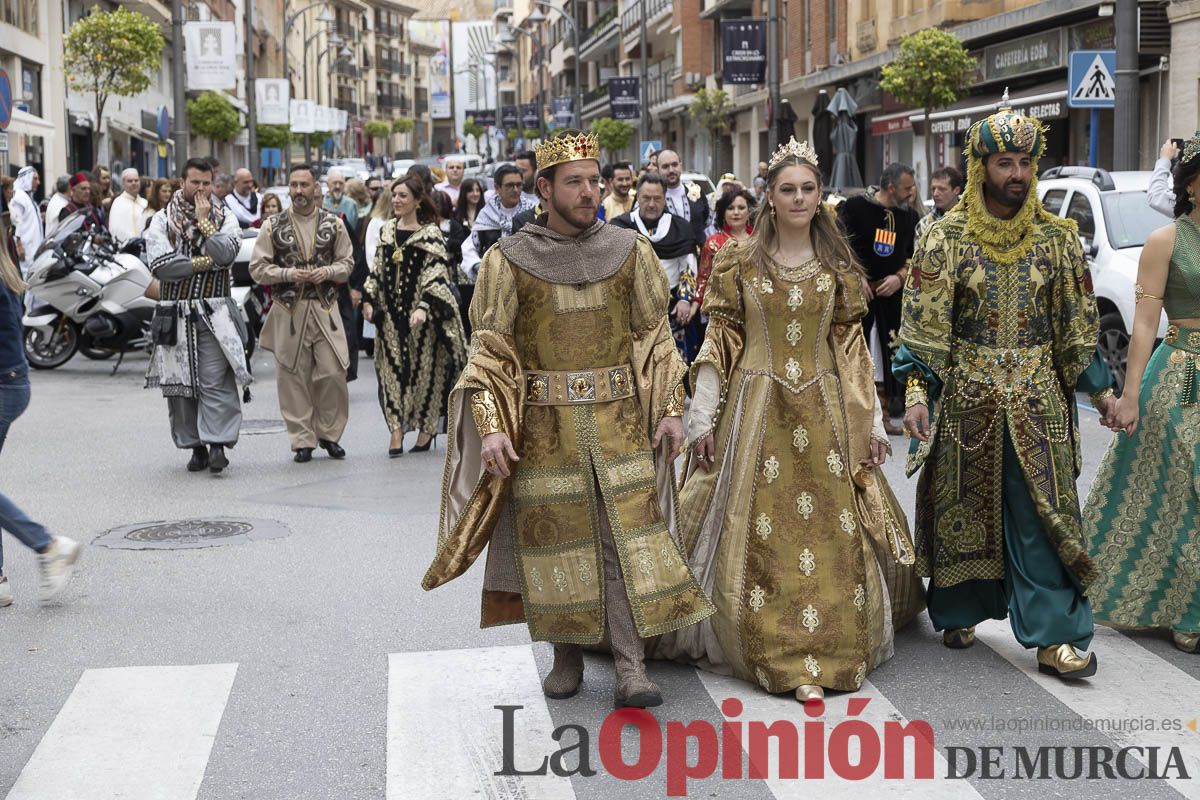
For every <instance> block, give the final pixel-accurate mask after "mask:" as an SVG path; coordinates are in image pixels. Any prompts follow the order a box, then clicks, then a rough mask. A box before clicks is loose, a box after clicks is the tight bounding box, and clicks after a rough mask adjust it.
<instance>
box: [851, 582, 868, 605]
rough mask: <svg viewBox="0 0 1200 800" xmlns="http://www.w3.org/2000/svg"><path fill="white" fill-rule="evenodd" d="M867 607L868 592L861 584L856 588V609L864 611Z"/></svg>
mask: <svg viewBox="0 0 1200 800" xmlns="http://www.w3.org/2000/svg"><path fill="white" fill-rule="evenodd" d="M866 606H867V590H866V589H864V588H863V585H862V584H861V583H860V584H859V585H858V586H855V587H854V607H855V608H856V609H858V610H859V611H862V610H863V609H864V608H866Z"/></svg>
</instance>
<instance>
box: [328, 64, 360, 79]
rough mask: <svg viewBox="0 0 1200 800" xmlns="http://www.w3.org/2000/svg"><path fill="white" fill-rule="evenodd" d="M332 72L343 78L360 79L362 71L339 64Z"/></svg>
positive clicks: (350, 65)
mask: <svg viewBox="0 0 1200 800" xmlns="http://www.w3.org/2000/svg"><path fill="white" fill-rule="evenodd" d="M333 71H334V72H336V73H337V74H338V75H341V76H342V77H344V78H361V77H362V70H360V69H359V68H358V67H356V66H354V65H353V64H344V63H339V64H337V65H336V66H334V68H333Z"/></svg>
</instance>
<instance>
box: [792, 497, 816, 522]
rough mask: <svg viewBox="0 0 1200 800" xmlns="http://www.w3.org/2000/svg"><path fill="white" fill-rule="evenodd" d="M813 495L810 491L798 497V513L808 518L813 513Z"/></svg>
mask: <svg viewBox="0 0 1200 800" xmlns="http://www.w3.org/2000/svg"><path fill="white" fill-rule="evenodd" d="M814 510H815V509H814V507H813V497H812V495H811V494H809V493H808V492H804V493H803V494H801V495H800V496H799V497H797V498H796V513H797V514H799V515H800V516H802V517H804V518H805V519H808V518H809V517H811V516H812V515H813V511H814Z"/></svg>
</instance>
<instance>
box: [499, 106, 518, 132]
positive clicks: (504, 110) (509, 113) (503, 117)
mask: <svg viewBox="0 0 1200 800" xmlns="http://www.w3.org/2000/svg"><path fill="white" fill-rule="evenodd" d="M519 124H520V123H519V122H518V120H517V107H516V106H503V107H501V109H500V127H502V128H504V129H505V130H512V129H513V128H515V127H517V126H518V125H519Z"/></svg>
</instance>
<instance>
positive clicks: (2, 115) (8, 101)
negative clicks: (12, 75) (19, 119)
mask: <svg viewBox="0 0 1200 800" xmlns="http://www.w3.org/2000/svg"><path fill="white" fill-rule="evenodd" d="M12 108H13V98H12V84H11V83H9V82H8V73H7V72H5V71H4V70H2V69H0V131H2V130H4V129H6V128H7V127H8V123H10V122H12Z"/></svg>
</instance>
